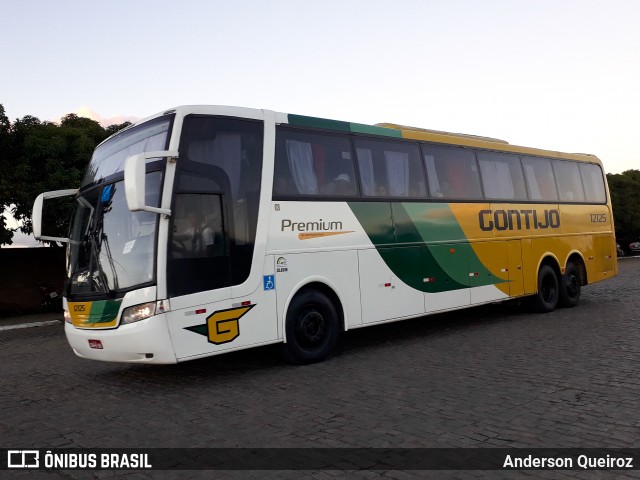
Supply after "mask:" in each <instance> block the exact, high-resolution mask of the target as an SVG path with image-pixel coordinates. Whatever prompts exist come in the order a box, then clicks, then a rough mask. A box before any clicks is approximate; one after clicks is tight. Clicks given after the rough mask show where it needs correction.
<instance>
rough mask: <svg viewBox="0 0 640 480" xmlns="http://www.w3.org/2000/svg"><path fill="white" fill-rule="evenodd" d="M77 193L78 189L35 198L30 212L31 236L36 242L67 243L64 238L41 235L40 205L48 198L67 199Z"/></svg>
mask: <svg viewBox="0 0 640 480" xmlns="http://www.w3.org/2000/svg"><path fill="white" fill-rule="evenodd" d="M76 193H78V189H77V188H75V189H71V190H55V191H52V192H44V193H41V194H40V195H38V196H37V197H36V200H35V202H33V210H32V212H31V223H32V225H33V236H34V237H35V238H36V240H49V241H52V242H63V243H67V242H68V241H69V239H68V238H64V237H49V236H46V235H42V205H43V204H44V201H45V200H46V199H49V198H59V197H69V196H71V195H75V194H76Z"/></svg>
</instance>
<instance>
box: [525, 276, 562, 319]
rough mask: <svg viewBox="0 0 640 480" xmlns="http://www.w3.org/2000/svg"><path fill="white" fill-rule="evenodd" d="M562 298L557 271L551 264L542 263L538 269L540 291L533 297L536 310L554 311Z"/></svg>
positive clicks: (542, 311) (541, 311)
mask: <svg viewBox="0 0 640 480" xmlns="http://www.w3.org/2000/svg"><path fill="white" fill-rule="evenodd" d="M559 298H560V286H559V282H558V276H557V275H556V271H555V270H554V269H553V267H551V265H546V264H545V265H542V266H541V267H540V270H539V271H538V293H536V294H535V295H534V296H533V297H532V299H531V300H532V306H533V309H534V310H535V311H536V312H540V313H547V312H553V311H554V310H555V309H556V306H557V305H558V300H559Z"/></svg>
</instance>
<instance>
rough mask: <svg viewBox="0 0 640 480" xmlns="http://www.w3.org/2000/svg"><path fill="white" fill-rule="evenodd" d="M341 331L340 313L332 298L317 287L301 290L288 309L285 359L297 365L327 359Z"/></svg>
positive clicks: (284, 347) (284, 348)
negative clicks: (316, 288) (315, 288)
mask: <svg viewBox="0 0 640 480" xmlns="http://www.w3.org/2000/svg"><path fill="white" fill-rule="evenodd" d="M339 330H340V328H339V315H338V312H337V310H336V306H335V305H334V304H333V302H332V301H331V299H329V297H327V296H326V295H325V294H324V293H322V292H319V291H317V290H311V289H309V290H302V291H301V292H299V293H298V294H297V295H296V296H295V297H294V298H293V300H292V301H291V304H290V305H289V310H288V311H287V318H286V322H285V332H286V335H287V342H286V343H285V344H284V345H283V354H284V357H285V359H286V360H288V361H290V362H293V363H298V364H309V363H315V362H321V361H322V360H326V359H327V358H328V357H330V356H331V354H332V353H333V351H334V349H335V346H336V343H337V340H338V332H339Z"/></svg>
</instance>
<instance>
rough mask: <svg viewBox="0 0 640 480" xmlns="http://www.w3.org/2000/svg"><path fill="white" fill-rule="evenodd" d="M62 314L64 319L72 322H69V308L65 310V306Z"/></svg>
mask: <svg viewBox="0 0 640 480" xmlns="http://www.w3.org/2000/svg"><path fill="white" fill-rule="evenodd" d="M62 315H63V316H64V321H65V322H67V323H72V322H71V314H70V313H69V310H67V309H66V308H65V309H64V310H63V311H62Z"/></svg>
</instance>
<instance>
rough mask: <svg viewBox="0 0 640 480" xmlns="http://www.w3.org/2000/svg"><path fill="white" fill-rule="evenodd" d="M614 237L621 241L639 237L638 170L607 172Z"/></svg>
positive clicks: (639, 191)
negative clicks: (614, 229)
mask: <svg viewBox="0 0 640 480" xmlns="http://www.w3.org/2000/svg"><path fill="white" fill-rule="evenodd" d="M607 182H608V183H609V192H610V193H611V203H612V206H613V218H614V222H615V227H616V237H617V238H618V239H619V240H620V241H621V243H623V244H624V243H627V242H629V241H630V240H633V239H636V238H638V237H640V208H639V207H640V170H627V171H626V172H622V173H617V174H611V173H609V174H607Z"/></svg>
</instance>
